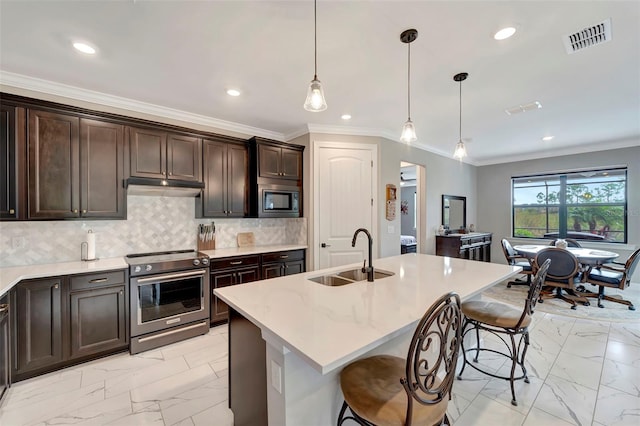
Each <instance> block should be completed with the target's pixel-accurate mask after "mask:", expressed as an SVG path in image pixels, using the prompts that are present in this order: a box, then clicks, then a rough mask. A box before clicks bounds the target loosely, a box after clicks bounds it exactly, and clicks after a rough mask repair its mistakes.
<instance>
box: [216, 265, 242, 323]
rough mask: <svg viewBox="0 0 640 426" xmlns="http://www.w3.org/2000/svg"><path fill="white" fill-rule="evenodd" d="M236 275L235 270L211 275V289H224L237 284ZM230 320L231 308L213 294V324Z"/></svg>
mask: <svg viewBox="0 0 640 426" xmlns="http://www.w3.org/2000/svg"><path fill="white" fill-rule="evenodd" d="M235 280H236V273H235V271H233V270H226V271H219V272H214V273H212V274H211V288H212V289H216V288H222V287H227V286H230V285H233V284H235ZM228 318H229V306H228V305H227V304H226V303H224V302H223V301H222V300H220V299H218V297H217V296H216V295H215V294H213V293H212V294H211V324H213V323H216V322H220V321H225V320H227V319H228Z"/></svg>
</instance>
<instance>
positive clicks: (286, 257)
mask: <svg viewBox="0 0 640 426" xmlns="http://www.w3.org/2000/svg"><path fill="white" fill-rule="evenodd" d="M288 258H289V255H288V254H283V255H281V256H280V259H288Z"/></svg>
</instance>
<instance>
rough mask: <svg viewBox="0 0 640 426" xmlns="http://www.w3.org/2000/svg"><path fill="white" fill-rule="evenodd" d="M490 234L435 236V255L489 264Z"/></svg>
mask: <svg viewBox="0 0 640 426" xmlns="http://www.w3.org/2000/svg"><path fill="white" fill-rule="evenodd" d="M491 235H493V234H491V233H490V232H473V233H470V234H449V235H436V255H438V256H449V257H458V258H461V259H470V260H479V261H482V262H491Z"/></svg>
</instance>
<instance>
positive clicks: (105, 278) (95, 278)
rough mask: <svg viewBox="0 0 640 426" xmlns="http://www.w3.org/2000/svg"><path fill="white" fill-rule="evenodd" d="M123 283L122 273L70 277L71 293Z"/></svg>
mask: <svg viewBox="0 0 640 426" xmlns="http://www.w3.org/2000/svg"><path fill="white" fill-rule="evenodd" d="M123 283H124V271H110V272H102V273H97V274H87V275H76V276H72V277H71V291H74V290H84V289H87V288H94V287H101V286H105V285H113V284H123Z"/></svg>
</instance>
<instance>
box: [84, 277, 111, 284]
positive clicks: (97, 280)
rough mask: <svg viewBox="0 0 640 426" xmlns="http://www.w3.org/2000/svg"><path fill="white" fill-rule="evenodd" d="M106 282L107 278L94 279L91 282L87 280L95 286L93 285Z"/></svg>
mask: <svg viewBox="0 0 640 426" xmlns="http://www.w3.org/2000/svg"><path fill="white" fill-rule="evenodd" d="M107 281H109V278H95V279H93V280H89V282H90V283H92V284H95V283H106V282H107Z"/></svg>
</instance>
